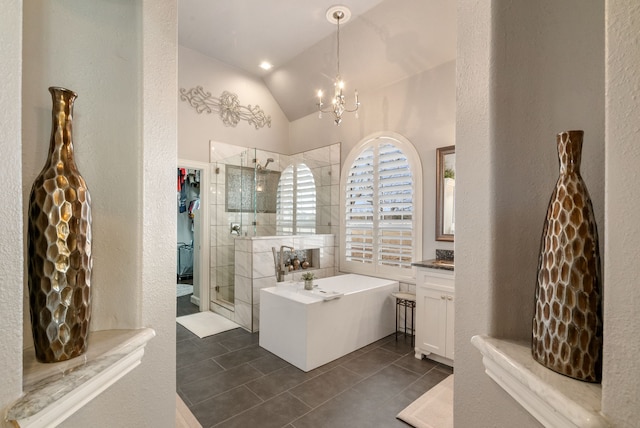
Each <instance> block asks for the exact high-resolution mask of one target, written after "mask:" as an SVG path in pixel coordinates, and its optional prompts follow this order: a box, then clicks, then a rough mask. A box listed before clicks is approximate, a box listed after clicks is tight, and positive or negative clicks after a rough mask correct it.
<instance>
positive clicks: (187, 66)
mask: <svg viewBox="0 0 640 428" xmlns="http://www.w3.org/2000/svg"><path fill="white" fill-rule="evenodd" d="M178 55H179V63H178V81H179V87H180V88H184V89H186V90H189V89H191V88H193V87H195V86H202V87H203V89H204V90H205V91H206V92H209V93H211V95H212V96H213V97H216V98H218V97H220V94H222V92H223V91H228V92H231V93H234V94H236V95H237V96H238V101H239V103H240V105H242V106H247V105H248V104H251V105H252V106H256V105H258V106H260V108H261V109H262V110H264V112H265V114H266V115H268V116H271V127H267V126H264V127H262V128H258V129H255V127H254V126H252V125H249V123H247V122H246V121H244V120H241V121H240V123H238V125H237V126H235V127H231V126H225V125H224V123H223V122H222V120H221V119H220V117H219V116H218V114H217V113H212V114H207V113H201V114H198V112H196V110H195V109H193V108H192V107H191V106H190V105H189V104H188V103H187V102H185V101H182V100H180V99H179V100H178V124H179V126H178V157H179V158H180V159H190V160H195V161H199V162H209V140H213V141H216V142H222V143H226V144H233V145H236V146H241V147H252V148H254V147H257V148H259V149H263V150H269V151H273V152H277V153H287V152H288V147H287V138H288V132H289V121H288V120H287V118H286V117H285V115H284V113H283V112H282V110H281V109H280V106H279V105H278V103H277V102H276V101H275V99H274V98H273V96H272V95H271V93H270V92H269V90H268V89H267V87H266V86H265V85H264V83H263V82H262V81H261V80H259V79H257V78H255V77H251V76H249V75H248V74H247V73H245V72H243V71H241V70H239V69H236V68H233V67H230V66H228V65H226V64H223V63H221V62H220V61H218V60H216V59H213V58H210V57H207V56H205V55H202V54H201V53H199V52H196V51H194V50H192V49H189V48H186V47H184V46H180V47H179V48H178Z"/></svg>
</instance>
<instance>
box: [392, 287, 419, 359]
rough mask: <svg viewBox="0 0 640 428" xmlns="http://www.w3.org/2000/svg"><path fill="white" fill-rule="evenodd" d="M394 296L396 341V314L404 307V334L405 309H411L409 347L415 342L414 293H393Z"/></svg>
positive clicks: (405, 330) (405, 327) (405, 328)
mask: <svg viewBox="0 0 640 428" xmlns="http://www.w3.org/2000/svg"><path fill="white" fill-rule="evenodd" d="M393 297H395V298H396V342H397V341H398V315H399V314H400V310H401V308H403V307H404V334H405V335H406V334H407V311H408V310H409V309H411V347H413V346H414V343H415V329H414V318H415V314H416V311H415V309H416V295H415V294H410V293H393Z"/></svg>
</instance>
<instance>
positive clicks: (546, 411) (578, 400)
mask: <svg viewBox="0 0 640 428" xmlns="http://www.w3.org/2000/svg"><path fill="white" fill-rule="evenodd" d="M471 343H472V344H473V345H474V346H475V347H476V348H478V349H479V350H480V353H482V362H483V364H484V367H485V372H486V373H487V374H488V375H489V377H491V378H492V379H493V380H494V381H495V382H496V383H497V384H498V385H500V386H501V387H502V388H503V389H504V390H505V391H506V392H507V393H508V394H509V395H511V396H512V397H513V398H514V399H515V400H516V401H517V402H518V403H520V404H521V405H522V407H524V408H525V409H526V410H527V411H528V412H529V413H531V415H533V416H534V417H535V418H536V419H537V420H538V421H539V422H540V423H541V424H542V425H544V426H546V427H558V428H560V427H576V428H596V427H610V426H611V424H610V423H609V422H608V421H607V419H606V418H605V417H604V415H602V413H600V408H601V401H602V387H601V386H600V384H594V383H588V382H582V381H579V380H575V379H571V378H569V377H567V376H563V375H561V374H558V373H556V372H554V371H552V370H549V369H547V368H546V367H543V366H542V365H541V364H539V363H538V362H536V361H535V360H534V359H533V357H532V356H531V346H530V345H529V344H528V343H526V342H513V341H508V340H501V339H496V338H493V337H489V336H473V337H472V338H471Z"/></svg>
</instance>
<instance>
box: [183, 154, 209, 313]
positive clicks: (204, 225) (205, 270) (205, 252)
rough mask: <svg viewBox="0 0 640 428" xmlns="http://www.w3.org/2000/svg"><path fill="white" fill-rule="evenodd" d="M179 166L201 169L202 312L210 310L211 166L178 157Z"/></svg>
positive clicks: (200, 257)
mask: <svg viewBox="0 0 640 428" xmlns="http://www.w3.org/2000/svg"><path fill="white" fill-rule="evenodd" d="M177 167H178V168H190V169H199V170H200V171H201V172H200V212H201V215H200V235H201V236H200V248H199V251H198V254H199V257H198V267H199V269H200V296H199V297H200V312H204V311H208V310H209V291H210V290H209V287H210V281H209V271H210V267H209V261H210V260H209V252H210V248H211V244H210V243H209V237H210V236H211V230H210V229H211V221H210V220H209V184H210V182H209V168H210V165H209V164H208V163H206V162H198V161H193V160H188V159H178V166H177Z"/></svg>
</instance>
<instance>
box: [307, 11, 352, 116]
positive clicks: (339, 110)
mask: <svg viewBox="0 0 640 428" xmlns="http://www.w3.org/2000/svg"><path fill="white" fill-rule="evenodd" d="M350 17H351V11H350V10H349V8H348V7H346V6H332V7H330V8H329V10H327V20H328V21H329V22H331V23H332V24H336V25H337V27H338V31H337V39H338V49H337V66H338V72H337V74H336V78H335V80H334V82H333V85H334V92H333V98H332V99H331V105H329V106H327V108H326V109H323V107H324V103H323V102H322V90H319V91H318V103H317V106H318V117H319V118H320V119H322V113H333V117H334V122H335V124H336V125H338V126H339V125H340V123H342V114H343V113H344V112H349V113H354V112H355V114H356V118H357V117H358V107H360V102H359V101H358V91H357V90H356V91H355V104H354V107H353V108H352V109H348V108H347V106H346V104H345V100H344V95H343V89H344V81H343V80H342V77H341V76H340V23H342V24H344V23H346V22H347V21H348V20H349V18H350Z"/></svg>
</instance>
